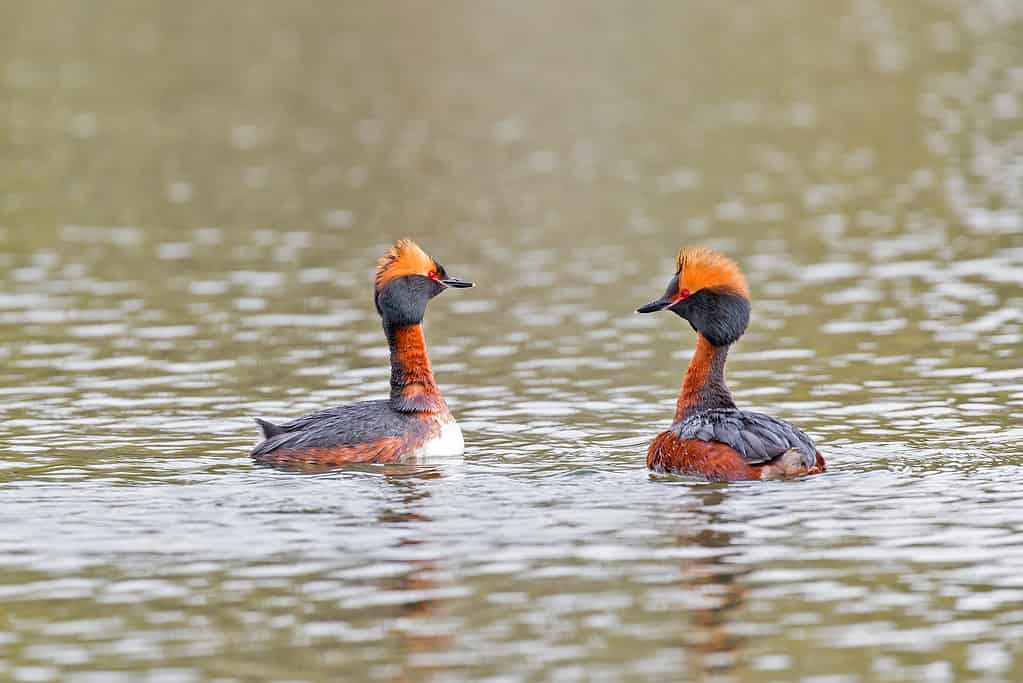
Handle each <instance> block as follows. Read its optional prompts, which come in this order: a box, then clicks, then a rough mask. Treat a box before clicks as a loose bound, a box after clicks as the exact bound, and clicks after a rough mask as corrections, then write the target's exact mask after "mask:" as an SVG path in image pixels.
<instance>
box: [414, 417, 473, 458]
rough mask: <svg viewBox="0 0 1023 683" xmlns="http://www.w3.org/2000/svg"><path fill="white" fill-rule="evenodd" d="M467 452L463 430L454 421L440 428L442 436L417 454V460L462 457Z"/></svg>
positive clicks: (417, 451) (426, 444) (424, 446)
mask: <svg viewBox="0 0 1023 683" xmlns="http://www.w3.org/2000/svg"><path fill="white" fill-rule="evenodd" d="M464 451H465V441H464V440H463V439H462V430H461V429H460V428H459V427H458V423H457V422H455V421H454V420H452V421H451V422H447V423H445V424H444V425H443V426H442V427H441V428H440V434H438V435H437V436H435V437H433V438H432V439H430V440H429V441H427V442H426V443H424V444H423V445H422V446H420V447H419V448H418V449H417V450H416V452H415V457H417V458H442V457H450V456H453V455H461V454H462V453H463V452H464Z"/></svg>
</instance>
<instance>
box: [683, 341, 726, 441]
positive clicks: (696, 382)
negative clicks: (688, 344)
mask: <svg viewBox="0 0 1023 683" xmlns="http://www.w3.org/2000/svg"><path fill="white" fill-rule="evenodd" d="M728 349H729V347H728V346H715V345H714V344H711V343H710V341H708V340H707V338H706V337H704V336H703V335H702V334H698V335H697V336H696V351H694V352H693V358H692V360H691V361H689V368H688V369H687V370H686V374H685V378H684V379H683V380H682V390H681V391H680V392H679V395H678V402H677V403H676V405H675V422H678V421H679V420H682V419H683V418H686V417H688V416H690V415H693V414H695V413H699V412H703V411H704V410H710V409H713V408H735V401H734V400H733V399H732V392H731V391H729V390H728V385H727V384H726V383H725V360H726V359H727V357H728Z"/></svg>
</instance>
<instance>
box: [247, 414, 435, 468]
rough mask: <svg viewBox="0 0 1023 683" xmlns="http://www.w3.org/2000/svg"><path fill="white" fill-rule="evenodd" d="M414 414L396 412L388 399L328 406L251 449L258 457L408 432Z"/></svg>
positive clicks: (357, 442)
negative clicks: (279, 451) (280, 451)
mask: <svg viewBox="0 0 1023 683" xmlns="http://www.w3.org/2000/svg"><path fill="white" fill-rule="evenodd" d="M416 419H417V418H416V417H415V416H414V415H411V414H407V413H399V412H398V411H396V410H394V409H393V408H392V407H391V404H390V403H389V402H388V401H364V402H362V403H352V404H350V405H346V406H337V407H335V408H327V409H326V410H321V411H319V412H315V413H311V414H309V415H304V416H303V417H300V418H298V419H295V420H291V421H290V422H285V423H284V424H281V425H274V426H275V427H276V428H277V430H278V433H277V434H274V435H272V436H269V437H267V438H266V439H265V440H264V441H262V442H261V443H259V444H257V445H256V447H255V448H253V449H252V453H251V455H252V456H254V457H259V456H263V455H267V454H269V453H272V452H273V451H275V450H277V449H279V448H284V449H289V450H290V449H296V450H297V449H328V448H337V447H340V446H349V445H359V444H365V443H368V442H374V441H378V440H380V439H384V438H387V437H397V436H402V435H405V434H407V433H408V432H409V431H410V427H412V426H413V421H414V420H416Z"/></svg>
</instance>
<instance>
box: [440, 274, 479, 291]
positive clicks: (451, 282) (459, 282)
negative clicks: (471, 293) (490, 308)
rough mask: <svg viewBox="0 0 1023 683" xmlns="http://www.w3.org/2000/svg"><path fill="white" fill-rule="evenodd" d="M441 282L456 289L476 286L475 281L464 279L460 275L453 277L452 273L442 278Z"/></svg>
mask: <svg viewBox="0 0 1023 683" xmlns="http://www.w3.org/2000/svg"><path fill="white" fill-rule="evenodd" d="M441 283H442V284H445V285H447V286H448V287H454V288H455V289H465V288H466V287H475V286H476V283H475V282H469V281H468V280H463V279H462V278H458V277H451V276H450V275H449V276H448V277H446V278H444V279H443V280H441Z"/></svg>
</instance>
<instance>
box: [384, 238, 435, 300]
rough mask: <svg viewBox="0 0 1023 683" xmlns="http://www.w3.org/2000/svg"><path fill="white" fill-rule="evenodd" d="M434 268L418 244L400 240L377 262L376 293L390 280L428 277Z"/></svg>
mask: <svg viewBox="0 0 1023 683" xmlns="http://www.w3.org/2000/svg"><path fill="white" fill-rule="evenodd" d="M436 267H437V266H436V264H435V263H434V262H433V259H432V258H430V257H429V256H427V255H426V252H425V251H423V250H422V249H421V248H420V247H419V245H418V244H416V243H415V242H413V241H412V240H410V239H407V238H406V239H400V240H398V241H397V242H395V243H394V244H393V245H392V246H391V248H390V249H388V250H387V253H386V254H384V255H383V256H381V257H380V258H379V259H378V260H377V275H376V288H377V291H380V290H381V289H383V287H384V286H385V285H386V284H387V283H388V282H390V281H391V280H394V279H396V278H399V277H405V276H407V275H428V274H429V273H430V271H431V270H435V269H436Z"/></svg>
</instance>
